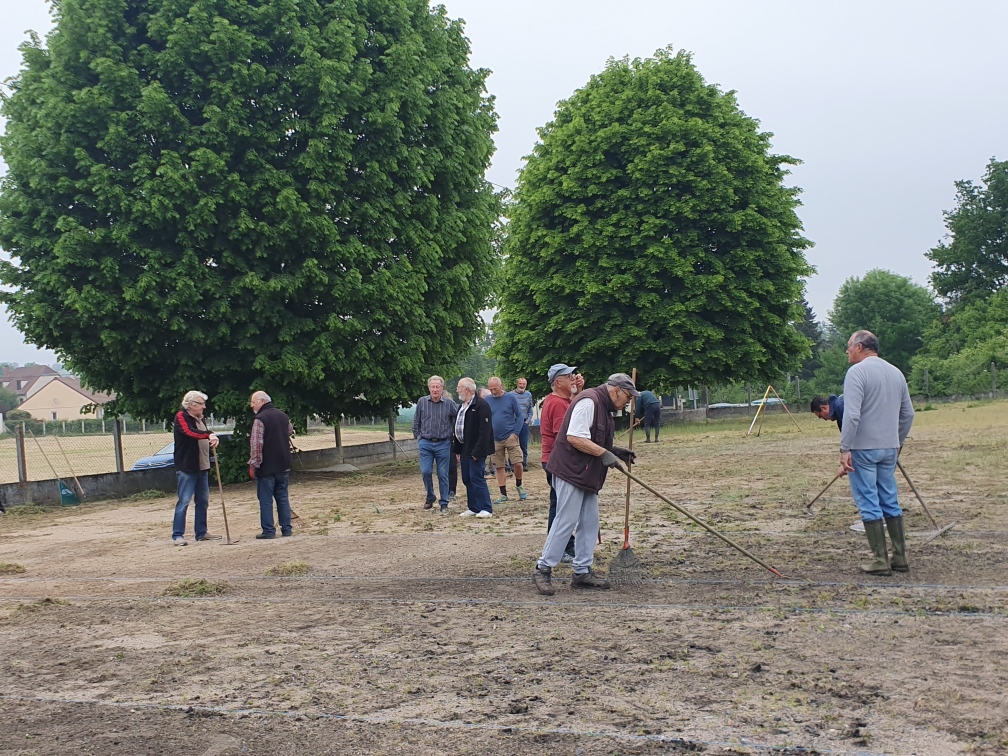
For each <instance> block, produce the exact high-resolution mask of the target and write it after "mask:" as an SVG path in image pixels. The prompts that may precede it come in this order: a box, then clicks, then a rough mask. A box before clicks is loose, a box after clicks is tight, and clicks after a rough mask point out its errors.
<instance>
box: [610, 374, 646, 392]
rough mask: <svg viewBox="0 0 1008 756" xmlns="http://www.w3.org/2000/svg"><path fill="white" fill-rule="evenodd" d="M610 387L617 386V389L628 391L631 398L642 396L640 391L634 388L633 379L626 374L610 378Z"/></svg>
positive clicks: (613, 375) (614, 375)
mask: <svg viewBox="0 0 1008 756" xmlns="http://www.w3.org/2000/svg"><path fill="white" fill-rule="evenodd" d="M606 383H608V384H609V385H610V386H615V387H616V388H621V389H623V390H624V391H626V392H627V393H628V394H630V396H640V391H638V390H637V387H636V386H634V382H633V378H631V377H630V376H629V375H627V374H626V373H613V374H612V375H610V376H609V380H608V381H606Z"/></svg>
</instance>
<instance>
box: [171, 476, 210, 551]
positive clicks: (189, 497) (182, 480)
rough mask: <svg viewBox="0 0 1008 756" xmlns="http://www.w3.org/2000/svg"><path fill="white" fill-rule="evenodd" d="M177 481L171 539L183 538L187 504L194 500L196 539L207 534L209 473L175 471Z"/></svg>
mask: <svg viewBox="0 0 1008 756" xmlns="http://www.w3.org/2000/svg"><path fill="white" fill-rule="evenodd" d="M175 477H176V479H177V480H178V502H177V503H176V504H175V519H174V521H173V522H172V538H183V537H185V524H186V512H187V511H188V510H189V502H190V501H193V499H194V498H195V504H196V507H195V508H196V514H195V522H194V523H193V524H194V525H195V528H194V530H195V532H196V538H197V539H199V538H202V537H203V536H205V535H206V534H207V508H208V507H209V506H210V471H209V470H202V471H200V472H198V473H187V472H182V471H181V470H176V471H175Z"/></svg>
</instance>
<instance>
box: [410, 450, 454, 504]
mask: <svg viewBox="0 0 1008 756" xmlns="http://www.w3.org/2000/svg"><path fill="white" fill-rule="evenodd" d="M418 446H419V448H420V477H421V478H423V483H424V488H425V489H426V490H427V501H430V502H433V501H434V463H435V462H437V482H438V493H439V494H441V497H440V502H441V506H442V507H447V506H448V490H449V489H448V465H449V464H450V462H449V459H450V458H451V440H449V439H445V440H444V441H431V440H430V439H427V438H421V439H420V443H419V444H418Z"/></svg>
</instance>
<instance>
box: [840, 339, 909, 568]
mask: <svg viewBox="0 0 1008 756" xmlns="http://www.w3.org/2000/svg"><path fill="white" fill-rule="evenodd" d="M878 349H879V343H878V338H877V337H876V336H875V334H873V333H871V332H870V331H857V332H856V333H854V335H853V336H851V337H850V340H849V341H848V342H847V360H848V362H850V364H851V368H850V369H849V370H848V371H847V376H846V377H845V378H844V393H843V397H844V409H843V424H842V428H843V429H842V430H841V432H840V474H841V475H848V477H849V478H850V487H851V494H852V495H853V496H854V502H855V503H856V504H857V506H858V509H859V510H860V512H861V520H862V521H863V522H864V526H865V535H866V536H867V537H868V545H869V546H870V547H871V550H872V555H873V557H874V558H873V560H872V561H871V562H868V563H866V564H862V565H861V571H862V572H866V573H868V574H869V575H891V574H892V570H895V571H896V572H909V571H910V564H909V562H908V561H907V556H906V539H905V537H904V533H903V510H902V509H900V505H899V502H898V500H897V493H896V460H897V458H898V457H899V452H900V449H901V448H902V447H903V442H904V441H905V440H906V437H907V434H908V433H909V432H910V427H911V426H912V425H913V419H914V411H913V405H912V404H911V403H910V392H909V390H908V389H907V382H906V378H904V377H903V373H901V372H900V371H899V369H898V368H896V367H894V366H893V365H890V364H889V363H888V362H886V361H885V360H883V359H882V358H880V357H879V356H878ZM887 529H888V531H889V539H890V540H891V541H892V550H893V557H892V561H890V560H889V555H888V553H887V551H886V536H885V534H886V530H887Z"/></svg>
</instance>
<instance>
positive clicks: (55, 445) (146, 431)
mask: <svg viewBox="0 0 1008 756" xmlns="http://www.w3.org/2000/svg"><path fill="white" fill-rule="evenodd" d="M120 423H122V426H121V427H122V430H121V433H120V436H119V438H120V439H121V441H120V443H121V451H122V462H123V470H143V469H154V468H158V467H171V466H172V465H173V464H174V462H173V453H174V438H173V435H172V428H171V425H170V424H168V423H162V422H146V421H142V420H141V421H134V420H129V421H123V420H120ZM114 425H115V423H114V421H112V420H106V421H100V420H86V421H83V422H81V421H66V423H65V428H64V423H63V422H62V421H55V422H47V423H43V422H41V421H36V422H33V423H31V424H28V423H25V424H22V425H21V426H19V428H20V430H21V431H22V433H23V451H22V453H21V456H22V457H23V460H24V470H23V480H24V481H38V480H51V479H54V478H60V479H64V480H72V479H73V477H74V476H75V475H77V476H81V475H97V474H101V473H113V472H116V453H117V450H116V435H115V433H114ZM233 429H234V424H233V423H214V424H212V426H211V430H213V431H214V432H215V433H218V434H228V433H231V432H232V431H233ZM8 430H9V431H10V432H8V433H5V434H3V435H0V483H15V482H17V481H18V480H22V477H21V475H19V465H18V457H19V452H18V443H19V440H18V437H17V436H18V434H17V433H16V430H17V429H8ZM393 432H394V434H395V438H396V439H398V440H402V439H404V438H412V437H413V434H412V427H411V425H410V424H408V423H396V424H395V425H394V426H393ZM340 439H341V441H342V445H343V446H345V447H346V446H356V445H359V444H371V443H376V442H382V441H389V424H388V420H383V419H382V418H377V417H376V418H352V419H348V420H345V421H344V422H343V423H341V425H340ZM294 443H295V444H296V445H297V447H298V448H299V449H300V450H301V451H312V450H318V449H332V448H335V447H336V429H335V427H334V426H332V425H326V424H324V423H321V422H318V421H315V420H314V419H311V418H309V422H308V432H307V433H302V434H298V435H297V436H296V437H295V439H294Z"/></svg>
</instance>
